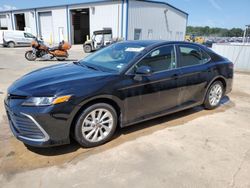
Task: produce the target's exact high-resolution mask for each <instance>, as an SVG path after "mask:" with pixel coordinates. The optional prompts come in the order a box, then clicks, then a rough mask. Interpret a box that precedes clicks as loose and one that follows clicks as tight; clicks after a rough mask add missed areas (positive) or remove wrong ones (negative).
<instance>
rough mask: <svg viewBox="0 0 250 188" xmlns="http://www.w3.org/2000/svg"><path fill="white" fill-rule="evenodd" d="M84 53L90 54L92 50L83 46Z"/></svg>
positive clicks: (88, 46)
mask: <svg viewBox="0 0 250 188" xmlns="http://www.w3.org/2000/svg"><path fill="white" fill-rule="evenodd" d="M83 49H84V52H85V53H90V52H91V51H92V48H91V46H90V45H85V46H84V47H83Z"/></svg>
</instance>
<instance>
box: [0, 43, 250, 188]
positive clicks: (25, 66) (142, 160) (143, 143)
mask: <svg viewBox="0 0 250 188" xmlns="http://www.w3.org/2000/svg"><path fill="white" fill-rule="evenodd" d="M24 50H25V49H24V48H18V49H3V48H0V128H1V131H0V187H17V186H18V187H84V186H85V187H150V188H151V187H250V178H249V174H250V84H249V83H250V74H249V75H248V74H242V73H236V74H235V79H234V88H233V92H232V93H231V94H230V95H228V96H226V97H225V98H224V99H223V102H222V104H221V106H220V107H219V108H218V109H216V110H213V111H206V110H204V109H203V108H202V107H196V108H192V109H189V110H185V111H183V112H179V113H176V114H173V115H169V116H166V117H162V118H158V119H155V120H152V121H148V122H145V123H141V124H137V125H135V126H131V127H128V128H125V129H119V130H118V131H117V133H116V135H115V138H114V139H113V140H112V141H111V142H109V143H107V144H105V145H103V146H100V147H96V148H92V149H84V148H80V147H79V146H78V145H77V144H76V143H72V144H70V145H66V146H60V147H55V148H47V149H34V148H27V147H26V146H24V145H23V144H22V143H21V142H19V141H18V140H16V139H15V138H14V137H13V135H12V133H11V132H10V130H9V127H8V123H7V119H6V115H5V111H4V106H3V99H4V96H5V94H6V89H7V87H8V86H9V85H10V84H11V83H12V82H13V81H14V80H16V79H17V78H19V77H20V76H22V75H23V74H25V73H27V72H29V71H31V70H34V69H37V68H39V67H44V66H47V65H51V64H56V63H58V62H56V61H46V62H41V61H37V62H32V63H31V62H27V61H26V60H25V59H24ZM83 56H84V54H83V52H82V49H81V47H80V46H74V47H73V49H72V50H71V56H70V59H71V60H74V59H79V58H81V57H83Z"/></svg>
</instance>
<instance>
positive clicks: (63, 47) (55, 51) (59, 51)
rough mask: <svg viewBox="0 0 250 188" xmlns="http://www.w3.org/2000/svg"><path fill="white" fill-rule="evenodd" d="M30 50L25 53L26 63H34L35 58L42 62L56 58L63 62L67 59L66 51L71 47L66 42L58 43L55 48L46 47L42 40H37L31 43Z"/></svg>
mask: <svg viewBox="0 0 250 188" xmlns="http://www.w3.org/2000/svg"><path fill="white" fill-rule="evenodd" d="M31 47H32V50H29V51H27V52H26V53H25V58H26V59H27V60H28V61H35V60H36V59H37V58H41V59H43V60H50V59H53V58H56V59H57V60H58V61H64V60H65V59H66V58H68V56H69V54H68V50H69V49H70V48H71V45H70V44H69V43H67V42H64V41H62V42H60V43H59V45H58V46H56V47H52V48H50V47H48V46H46V45H45V44H44V43H43V41H42V40H38V39H37V38H36V39H35V40H34V41H32V42H31Z"/></svg>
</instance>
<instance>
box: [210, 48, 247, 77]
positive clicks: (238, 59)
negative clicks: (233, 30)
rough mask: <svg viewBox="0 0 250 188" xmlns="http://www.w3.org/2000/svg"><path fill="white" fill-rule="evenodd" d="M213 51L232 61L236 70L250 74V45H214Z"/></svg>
mask: <svg viewBox="0 0 250 188" xmlns="http://www.w3.org/2000/svg"><path fill="white" fill-rule="evenodd" d="M212 49H213V50H214V51H215V52H216V53H218V54H220V55H222V56H224V57H226V58H228V59H229V60H230V61H232V62H233V63H234V67H235V70H238V71H248V72H250V45H231V44H213V47H212Z"/></svg>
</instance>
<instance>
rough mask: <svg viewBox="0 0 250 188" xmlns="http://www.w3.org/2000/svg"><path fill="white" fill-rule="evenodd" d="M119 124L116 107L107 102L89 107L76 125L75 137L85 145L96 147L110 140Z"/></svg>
mask: <svg viewBox="0 0 250 188" xmlns="http://www.w3.org/2000/svg"><path fill="white" fill-rule="evenodd" d="M116 126H117V114H116V111H115V109H114V108H113V107H112V106H110V105H109V104H106V103H97V104H94V105H92V106H89V107H87V108H86V109H85V110H84V111H83V112H82V114H81V115H80V116H79V118H78V120H77V122H76V126H75V134H74V135H75V139H76V141H77V142H78V143H79V144H80V145H81V146H83V147H94V146H98V145H101V144H104V143H105V142H107V141H109V140H110V139H111V137H112V136H113V134H114V132H115V129H116Z"/></svg>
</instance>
